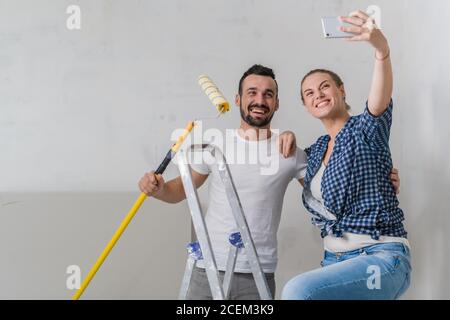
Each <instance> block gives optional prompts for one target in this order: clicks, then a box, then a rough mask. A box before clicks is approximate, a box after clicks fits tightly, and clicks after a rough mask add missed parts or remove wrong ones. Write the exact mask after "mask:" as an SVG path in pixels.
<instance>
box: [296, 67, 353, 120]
mask: <svg viewBox="0 0 450 320" xmlns="http://www.w3.org/2000/svg"><path fill="white" fill-rule="evenodd" d="M301 95H302V98H303V102H304V104H305V106H306V109H307V110H308V112H309V113H310V114H311V115H312V116H314V117H315V118H318V119H324V118H333V117H334V116H336V115H338V114H340V113H341V112H342V111H345V110H346V103H345V90H344V86H343V85H341V86H340V87H338V86H337V84H336V82H335V81H334V80H333V78H332V77H331V76H330V75H329V74H327V73H323V72H317V73H313V74H311V75H309V76H308V77H306V78H305V80H304V81H303V83H302V86H301Z"/></svg>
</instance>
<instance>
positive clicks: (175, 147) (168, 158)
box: [72, 122, 195, 300]
mask: <svg viewBox="0 0 450 320" xmlns="http://www.w3.org/2000/svg"><path fill="white" fill-rule="evenodd" d="M194 126H195V124H194V122H189V124H188V125H187V126H186V128H185V129H184V132H183V134H182V135H181V136H180V137H179V138H178V140H177V142H176V143H175V144H174V145H173V146H172V148H171V149H170V150H169V152H168V153H167V155H166V157H165V158H164V160H163V161H162V162H161V164H160V165H159V167H158V169H157V170H156V171H155V173H156V174H162V173H163V172H164V170H165V169H166V167H167V166H168V165H169V163H170V161H171V160H172V159H173V157H174V156H175V154H176V152H177V151H178V150H179V149H180V147H181V145H182V144H183V142H184V140H185V139H186V137H187V136H188V135H189V133H190V132H191V131H192V129H194ZM146 198H147V195H146V194H145V193H143V192H142V193H141V195H140V196H139V198H138V199H137V200H136V202H135V203H134V205H133V207H132V208H131V210H130V211H129V212H128V214H127V216H126V217H125V219H123V221H122V223H121V224H120V226H119V228H118V229H117V230H116V232H115V233H114V235H113V237H112V238H111V240H110V241H109V243H108V245H107V246H106V247H105V249H103V252H102V254H101V255H100V256H99V257H98V259H97V261H96V262H95V264H94V266H93V267H92V269H91V271H89V273H88V275H87V276H86V278H85V279H84V280H83V283H82V284H81V286H80V288H79V289H78V290H77V292H76V293H75V294H74V295H73V296H72V300H78V299H79V298H80V297H81V295H82V294H83V292H84V290H86V288H87V286H88V285H89V283H90V282H91V280H92V278H94V276H95V274H96V273H97V271H98V269H100V267H101V266H102V264H103V262H104V261H105V259H106V257H108V255H109V253H110V252H111V250H112V249H113V248H114V246H115V244H116V243H117V241H118V240H119V238H120V236H121V235H122V233H123V232H124V231H125V229H126V228H127V226H128V224H129V223H130V221H131V219H133V217H134V215H135V214H136V212H137V211H138V210H139V208H140V207H141V205H142V203H143V202H144V201H145V199H146Z"/></svg>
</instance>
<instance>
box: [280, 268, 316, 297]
mask: <svg viewBox="0 0 450 320" xmlns="http://www.w3.org/2000/svg"><path fill="white" fill-rule="evenodd" d="M313 291H314V286H313V285H312V283H311V281H310V280H309V279H308V276H307V275H306V274H301V275H298V276H296V277H295V278H293V279H291V280H289V281H288V282H287V283H286V284H285V286H284V288H283V291H282V293H281V299H283V300H310V299H311V297H312V294H313Z"/></svg>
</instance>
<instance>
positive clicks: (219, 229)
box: [191, 130, 307, 273]
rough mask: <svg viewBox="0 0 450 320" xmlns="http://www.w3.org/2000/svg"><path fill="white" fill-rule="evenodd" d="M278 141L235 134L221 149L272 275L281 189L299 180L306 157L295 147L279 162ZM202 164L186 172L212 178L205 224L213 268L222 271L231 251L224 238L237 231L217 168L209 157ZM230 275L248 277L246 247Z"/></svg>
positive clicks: (266, 269) (265, 267)
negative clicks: (213, 263)
mask: <svg viewBox="0 0 450 320" xmlns="http://www.w3.org/2000/svg"><path fill="white" fill-rule="evenodd" d="M277 139H278V135H276V134H275V133H272V135H271V137H270V138H269V139H266V140H259V141H250V140H245V139H243V138H241V137H240V136H239V134H238V133H237V130H236V131H235V132H234V135H233V136H232V137H229V138H228V139H227V141H226V143H225V150H223V148H220V149H222V152H223V153H224V155H225V158H226V160H227V163H228V165H229V168H230V172H231V176H232V179H233V182H234V184H235V187H236V190H237V192H238V195H239V199H240V201H241V204H242V207H243V210H244V214H245V217H246V220H247V224H248V226H249V229H250V232H251V235H252V238H253V242H254V243H255V247H256V250H257V253H258V256H259V260H260V263H261V266H262V268H263V271H264V272H265V273H272V272H275V268H276V265H277V259H278V257H277V231H278V226H279V223H280V217H281V210H282V207H283V198H284V194H285V191H286V188H287V186H288V184H289V182H290V181H291V180H293V179H297V180H298V179H302V178H304V176H305V173H306V165H307V163H306V155H305V153H304V151H303V150H301V149H299V148H297V150H296V154H295V156H294V157H290V158H287V159H286V158H284V157H283V156H282V155H281V154H280V153H279V147H278V143H277ZM230 140H231V141H230ZM204 160H205V161H203V162H200V163H191V168H192V169H193V170H195V171H196V172H198V173H200V174H210V176H211V177H210V179H209V204H208V210H207V213H206V216H205V222H206V225H207V228H208V233H209V237H210V239H211V244H212V248H213V251H214V255H215V258H216V262H217V267H218V269H219V270H225V269H226V261H227V257H228V252H229V248H230V246H231V244H230V243H229V241H228V238H229V235H230V234H231V233H233V232H236V231H237V228H236V222H235V219H234V216H233V213H232V212H231V208H230V205H229V203H228V199H227V196H226V193H225V188H224V186H223V184H222V180H221V179H220V176H219V173H218V171H217V166H216V165H215V164H211V161H210V160H211V158H210V159H209V160H208V161H206V158H205V159H204ZM197 162H198V161H197ZM198 266H199V267H201V268H204V264H203V261H202V260H200V261H199V262H198ZM235 272H242V273H250V272H251V269H250V266H249V263H248V262H247V260H246V255H245V248H244V249H242V250H241V251H240V253H239V255H238V259H237V262H236V268H235Z"/></svg>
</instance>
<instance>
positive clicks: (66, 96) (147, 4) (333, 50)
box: [0, 0, 450, 299]
mask: <svg viewBox="0 0 450 320" xmlns="http://www.w3.org/2000/svg"><path fill="white" fill-rule="evenodd" d="M70 4H77V5H79V6H80V7H81V18H82V21H81V30H73V31H70V30H68V29H67V28H66V19H67V17H68V14H66V8H67V7H68V6H69V5H70ZM370 4H376V5H379V6H380V7H381V9H382V12H381V14H382V15H381V17H382V27H383V30H384V31H385V33H386V34H387V36H388V38H389V40H390V44H391V48H392V59H393V63H394V72H395V93H394V96H395V102H396V109H395V114H394V123H393V128H392V135H391V148H392V154H393V158H394V162H395V166H396V167H398V168H399V169H400V172H401V178H402V190H401V195H400V202H401V206H402V208H403V209H404V211H405V213H406V219H407V220H406V226H407V229H408V231H409V237H410V241H411V244H412V247H413V250H412V253H413V267H414V273H413V279H412V286H411V288H410V289H409V291H408V293H407V294H406V295H405V298H411V299H442V298H446V299H449V298H450V289H449V288H450V277H449V276H448V275H447V273H446V271H445V265H446V264H447V263H448V262H449V261H448V258H447V256H446V252H447V251H448V250H447V246H446V237H445V232H447V231H448V230H449V226H450V220H449V218H448V213H449V212H448V211H449V210H448V208H447V206H446V204H447V203H448V199H445V200H444V198H445V197H448V194H449V190H450V166H449V165H448V164H447V162H446V161H445V160H446V159H447V158H449V156H450V151H449V149H448V146H449V137H450V129H449V126H448V117H449V116H450V110H449V109H448V105H449V104H448V101H449V99H450V93H449V90H448V89H447V88H446V84H448V83H449V80H450V79H449V78H450V74H449V72H448V71H449V65H450V62H449V59H448V56H450V44H449V42H448V41H446V39H447V36H446V31H447V30H448V25H447V24H446V22H445V18H444V17H448V16H450V3H449V2H448V1H445V0H432V1H419V0H397V1H387V0H379V1H377V2H372V1H350V0H348V1H345V0H341V1H337V0H336V1H331V0H330V1H325V0H322V1H313V0H309V1H294V0H285V1H273V0H272V1H269V0H259V1H255V0H253V1H252V0H227V1H207V0H199V1H182V0H179V1H178V0H177V1H162V0H158V1H137V0H133V1H125V0H122V1H119V0H109V1H107V0H97V1H88V0H81V1H75V0H73V1H62V0H58V1H57V0H53V1H51V0H40V1H31V0H26V1H25V0H21V1H19V0H17V1H13V0H0V150H1V153H0V219H1V220H0V253H1V257H2V259H1V263H0V282H1V283H2V286H1V287H0V298H3V299H16V298H21V299H22V298H23V299H29V298H43V299H49V298H56V299H67V298H69V297H70V296H71V295H72V293H73V292H71V291H69V290H67V289H66V287H65V284H66V277H67V274H66V273H65V272H66V267H67V266H68V265H72V264H77V265H79V266H80V267H81V268H82V271H83V276H84V275H85V273H86V272H87V271H88V270H89V268H90V267H91V265H92V264H93V263H94V261H95V259H96V257H97V255H98V254H99V253H100V252H101V250H102V249H103V247H104V246H105V245H106V243H107V241H108V240H109V239H110V237H111V235H112V234H113V232H114V230H115V229H116V227H117V226H118V225H119V223H120V221H121V220H122V218H123V217H124V216H125V214H126V213H127V211H128V209H129V207H130V206H131V205H132V203H133V201H134V200H135V198H136V197H137V195H138V191H137V188H136V184H137V181H138V179H139V177H140V176H141V175H142V173H143V172H144V171H146V170H150V169H152V168H154V167H155V166H156V165H157V164H158V163H159V161H160V159H161V158H162V157H163V155H164V153H165V151H166V150H167V148H168V147H169V145H170V141H169V140H170V139H169V138H170V137H171V134H172V131H173V130H174V129H175V128H182V127H184V126H185V124H186V122H187V121H188V120H190V119H191V118H192V117H196V116H201V115H206V116H208V115H210V116H211V115H213V114H214V111H213V108H212V107H210V106H209V103H208V101H207V100H206V98H205V97H204V95H203V94H202V93H201V91H200V89H199V88H198V85H197V83H196V79H197V76H198V75H199V74H202V73H206V74H208V75H210V76H211V77H212V78H213V79H214V80H215V81H216V83H217V84H218V85H219V86H220V88H221V90H222V92H223V93H224V94H225V95H226V96H227V97H228V98H229V99H230V100H233V97H234V94H235V92H236V87H237V82H238V79H239V78H240V76H241V74H242V72H243V71H244V70H245V69H246V68H248V67H249V66H250V65H252V64H253V63H262V64H265V65H268V66H271V67H273V68H274V69H275V71H276V73H277V78H278V81H279V84H280V99H281V108H280V110H279V112H278V113H277V114H276V116H275V119H274V122H273V124H274V128H279V129H280V130H285V129H290V130H293V131H294V132H295V133H296V134H297V138H298V144H299V145H300V146H301V147H306V146H308V145H309V144H311V143H312V142H313V141H314V140H315V138H316V137H317V136H319V135H321V134H323V132H324V130H323V128H322V126H321V124H320V122H318V121H317V120H314V119H313V118H311V117H310V116H309V115H308V114H307V113H306V111H305V110H304V108H303V107H302V106H301V103H300V100H299V96H298V91H299V90H298V83H299V79H300V78H301V77H302V75H303V74H304V73H305V72H307V71H309V70H310V69H312V68H316V67H326V68H330V69H333V70H335V71H336V72H338V73H339V74H341V75H342V76H343V78H344V82H345V83H346V88H347V93H348V94H347V96H348V97H349V103H350V104H351V105H352V107H353V112H354V113H359V112H361V111H362V109H363V103H364V102H365V99H366V97H367V93H368V88H369V85H370V78H371V69H372V63H373V51H372V50H371V49H370V48H369V47H368V45H367V44H349V43H345V42H342V41H334V40H331V41H330V40H324V39H323V38H322V34H321V28H320V19H319V18H320V16H322V15H338V14H344V13H347V12H349V11H352V10H353V9H356V8H361V9H365V8H367V6H369V5H370ZM439 17H442V18H439ZM238 121H239V113H238V110H237V108H233V109H232V112H231V113H229V114H227V115H226V116H225V117H224V118H223V119H221V120H214V121H209V122H205V123H204V124H203V125H204V128H219V129H221V130H224V129H226V128H235V127H236V126H237V125H238ZM176 174H177V169H176V167H175V166H173V165H172V166H171V167H170V168H169V169H168V171H167V173H166V178H171V177H174V176H175V175H176ZM206 188H207V187H205V188H203V189H204V190H202V195H203V196H205V195H206V192H205V191H206ZM300 191H301V188H300V187H299V186H298V184H297V183H293V184H292V185H291V186H290V187H289V188H288V191H287V193H286V197H285V203H284V210H283V218H282V224H281V227H280V231H279V246H280V264H279V268H278V272H277V285H278V293H279V292H280V291H281V288H282V286H283V284H284V283H285V282H286V281H287V280H288V279H289V278H290V277H292V276H293V275H295V274H297V273H300V272H304V271H307V270H310V269H313V268H315V267H317V266H318V264H319V261H320V258H321V255H322V244H321V242H320V237H319V235H318V231H317V230H315V229H314V227H313V226H311V225H310V222H309V219H308V217H307V215H306V213H305V210H304V209H303V207H302V206H301V203H300ZM203 199H204V201H206V199H205V198H203ZM189 221H190V220H189V213H188V208H187V205H186V204H185V203H181V204H179V205H168V204H164V203H158V202H156V201H154V200H148V201H147V202H146V203H145V204H144V206H143V208H142V209H141V210H140V212H139V213H138V215H137V216H136V218H135V219H134V220H133V221H132V223H131V224H130V226H129V228H128V229H127V231H126V232H125V234H124V236H123V237H122V239H121V240H120V241H119V243H118V245H117V246H116V248H115V249H114V250H113V252H112V253H111V255H110V257H109V258H108V260H107V261H106V263H105V264H104V266H103V267H102V269H101V270H100V272H99V273H98V274H97V276H96V277H95V279H94V281H93V282H92V284H91V286H90V287H89V288H88V290H87V291H86V294H85V297H86V298H114V299H115V298H123V299H130V298H137V299H140V298H141V299H147V298H150V299H159V298H176V294H177V291H178V286H179V283H180V280H181V275H182V272H183V270H184V262H185V252H184V244H185V243H186V242H187V241H188V240H189V238H190V222H189Z"/></svg>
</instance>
